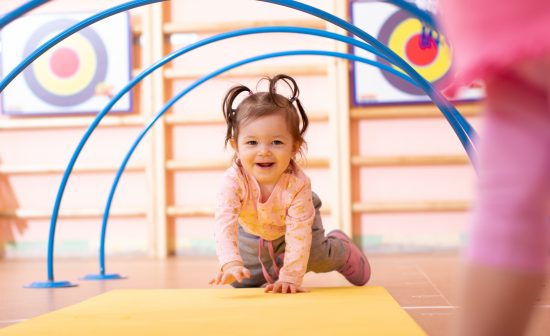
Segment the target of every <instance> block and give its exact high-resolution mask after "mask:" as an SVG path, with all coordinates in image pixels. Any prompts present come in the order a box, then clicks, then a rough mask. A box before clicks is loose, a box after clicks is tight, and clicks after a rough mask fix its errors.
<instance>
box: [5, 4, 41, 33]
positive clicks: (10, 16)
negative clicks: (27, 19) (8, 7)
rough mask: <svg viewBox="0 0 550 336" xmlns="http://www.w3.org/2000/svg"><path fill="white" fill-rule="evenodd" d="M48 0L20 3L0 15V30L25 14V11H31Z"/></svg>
mask: <svg viewBox="0 0 550 336" xmlns="http://www.w3.org/2000/svg"><path fill="white" fill-rule="evenodd" d="M48 1H49V0H31V1H28V2H26V3H24V4H22V5H21V6H19V7H17V8H16V9H14V10H12V11H11V12H8V13H6V14H4V15H3V16H2V17H0V30H1V29H2V28H4V27H5V26H7V25H8V24H10V23H11V22H12V21H13V20H15V19H17V18H18V17H20V16H23V15H25V14H26V13H28V12H30V11H32V10H33V9H35V8H37V7H40V6H42V5H43V4H45V3H46V2H48Z"/></svg>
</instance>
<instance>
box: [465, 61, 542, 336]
mask: <svg viewBox="0 0 550 336" xmlns="http://www.w3.org/2000/svg"><path fill="white" fill-rule="evenodd" d="M531 75H532V74H527V73H524V71H523V70H520V69H518V70H512V71H509V72H507V73H504V74H502V75H499V76H497V77H496V78H493V79H492V80H491V81H490V82H488V83H487V98H486V107H487V111H486V112H487V116H486V120H485V131H484V132H483V134H482V139H481V143H480V145H481V147H480V157H479V159H478V162H479V176H478V178H479V180H478V190H477V197H478V199H477V200H476V202H477V204H476V206H475V208H474V212H473V222H472V224H473V225H472V230H471V236H470V239H471V241H470V242H469V245H468V248H467V250H466V263H467V265H466V267H465V268H464V274H463V281H462V282H461V288H460V300H461V301H460V302H459V304H460V305H461V309H460V313H459V318H458V325H457V327H456V328H455V331H456V333H457V335H460V336H462V335H468V336H477V335H483V336H492V335H499V336H503V335H521V334H522V333H523V332H524V331H525V329H526V326H527V324H528V321H529V317H530V315H531V312H532V309H533V305H534V304H535V302H536V299H537V297H538V295H539V294H540V291H541V288H542V285H543V282H544V274H545V265H546V262H547V256H548V252H549V248H550V243H549V231H550V230H549V227H548V224H549V223H550V218H549V215H550V213H549V212H548V209H549V204H550V109H549V103H548V99H549V98H548V86H547V84H543V85H541V83H544V81H538V80H533V78H532V77H530V76H531ZM539 75H541V76H542V77H541V78H543V77H544V76H546V78H548V76H550V72H547V73H545V74H539Z"/></svg>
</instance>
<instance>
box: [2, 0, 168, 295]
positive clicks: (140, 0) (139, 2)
mask: <svg viewBox="0 0 550 336" xmlns="http://www.w3.org/2000/svg"><path fill="white" fill-rule="evenodd" d="M162 1H166V0H133V1H129V2H127V3H124V4H120V5H117V6H114V7H112V8H109V9H107V10H104V11H102V12H99V13H97V14H94V15H92V16H90V17H89V18H87V19H84V20H83V21H81V22H79V23H77V24H75V25H73V26H71V27H69V28H68V29H66V30H64V31H62V32H61V33H59V34H58V35H56V36H54V37H53V38H51V39H50V40H48V41H47V42H45V43H44V44H43V45H41V46H40V47H39V48H38V49H36V50H35V51H34V52H33V53H32V54H30V55H29V56H28V57H26V58H25V59H24V60H23V61H22V62H21V63H19V64H18V65H17V66H16V67H15V68H14V69H13V70H12V71H11V72H10V73H9V74H8V75H7V76H6V77H4V78H3V79H2V80H1V81H0V92H2V91H3V90H4V89H5V88H6V87H7V86H8V85H9V84H10V83H11V82H12V81H13V79H15V77H17V75H19V74H20V73H21V72H22V71H23V70H24V69H25V68H26V67H27V66H29V64H31V63H32V62H33V61H34V60H36V59H37V58H38V57H39V56H40V55H42V54H44V53H45V52H46V51H48V50H49V49H51V48H52V47H53V46H55V45H56V44H57V43H59V42H61V41H63V40H64V39H66V38H67V37H69V36H71V35H73V34H74V33H76V32H78V31H80V30H82V29H83V28H86V27H88V26H90V25H92V24H94V23H96V22H98V21H101V20H103V19H105V18H108V17H110V16H112V15H115V14H118V13H121V12H125V11H127V10H130V9H132V8H136V7H140V6H144V5H149V4H152V3H157V2H162ZM34 5H36V6H34ZM32 6H34V7H32ZM32 6H31V5H29V6H28V7H25V8H23V9H21V10H19V9H16V11H18V12H17V14H18V15H19V16H21V15H23V14H25V13H26V12H28V11H29V10H31V9H32V8H36V7H37V6H38V3H36V4H33V5H32ZM22 7H24V6H22ZM31 7H32V8H31ZM15 18H16V17H14V18H11V20H10V22H11V21H13V20H14V19H15ZM6 22H7V21H6ZM60 200H61V199H60V198H59V201H60ZM56 202H57V199H56ZM58 210H59V204H56V206H55V207H54V212H53V213H52V218H51V222H50V232H49V237H48V262H47V268H48V280H47V281H45V282H33V283H31V284H30V285H28V286H26V287H31V288H52V287H72V286H75V284H73V283H71V282H69V281H55V280H54V274H53V246H54V237H55V227H56V226H55V223H56V221H57V217H58Z"/></svg>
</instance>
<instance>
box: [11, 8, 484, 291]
mask: <svg viewBox="0 0 550 336" xmlns="http://www.w3.org/2000/svg"><path fill="white" fill-rule="evenodd" d="M160 1H165V0H156V1H154V0H148V1H146V0H141V1H131V2H128V3H126V4H123V5H120V6H116V7H113V8H112V9H110V10H107V11H104V12H101V13H99V14H97V15H94V16H92V17H90V18H88V19H86V20H84V21H82V22H80V23H79V24H77V25H75V26H73V27H71V28H69V29H68V30H66V31H64V32H62V33H61V34H59V35H58V36H56V37H54V38H53V39H52V40H50V41H48V42H47V43H45V44H44V45H43V46H41V48H39V49H38V50H36V51H35V53H33V54H32V55H31V56H29V57H28V58H27V59H26V60H24V62H22V63H21V64H20V65H19V66H18V67H17V68H16V69H14V70H13V71H12V72H11V73H10V74H9V75H8V76H7V77H6V78H4V79H3V80H2V81H1V82H0V91H2V90H3V89H4V88H5V87H6V86H7V85H8V84H9V82H11V81H12V80H13V78H15V76H17V74H18V73H20V72H21V71H22V70H23V69H24V68H25V67H26V66H28V65H29V64H30V63H32V61H34V59H36V58H37V57H38V56H40V55H41V54H42V53H44V52H45V51H47V50H48V49H49V48H51V47H52V46H54V45H55V44H56V43H58V42H59V41H61V40H63V39H64V38H66V37H68V36H70V35H71V34H73V33H75V32H77V31H78V30H80V29H82V28H84V27H86V26H88V25H91V24H92V23H95V22H97V21H99V20H102V19H104V18H106V17H108V16H111V15H113V14H116V13H119V12H122V11H125V10H128V9H131V8H134V7H138V6H141V5H145V4H150V3H155V2H160ZM267 2H273V3H276V4H281V5H285V6H287V7H291V8H295V9H298V10H301V11H304V12H307V13H313V14H314V15H317V16H319V17H321V18H324V17H323V15H328V18H329V19H327V18H324V19H325V20H327V21H329V22H333V23H335V22H334V20H336V21H337V20H341V19H339V18H337V17H334V16H331V15H330V14H328V13H326V12H323V11H318V10H317V9H315V8H313V7H310V6H307V5H303V4H300V3H297V2H295V1H267ZM388 2H392V3H396V4H397V5H399V3H401V1H397V0H395V1H388ZM294 6H296V7H294ZM300 6H305V7H304V8H305V10H304V8H299V7H300ZM315 10H317V11H318V12H315ZM319 12H320V13H321V14H320V15H319ZM424 21H426V22H428V23H429V20H424ZM342 22H343V23H344V26H342V23H340V24H338V23H337V25H339V26H341V27H343V28H344V29H346V30H348V31H351V32H354V33H356V31H354V29H353V28H355V29H356V30H357V29H358V28H356V27H354V26H352V25H349V24H347V23H346V22H345V21H342ZM346 24H347V25H348V26H349V27H346V26H345V25H346ZM350 27H351V29H349V28H350ZM358 31H359V32H362V31H361V30H358ZM365 34H366V33H364V32H363V34H356V35H358V36H359V37H361V38H362V39H364V40H366V41H368V42H371V43H373V41H372V40H374V43H373V44H374V45H375V48H376V49H377V50H382V52H383V53H387V52H388V50H385V49H384V47H385V46H383V45H381V46H379V45H376V42H378V41H377V40H375V39H373V38H372V37H370V35H368V34H366V35H365ZM362 35H363V36H362ZM365 36H367V38H365ZM371 49H372V48H371ZM371 52H374V53H375V54H379V53H378V52H376V50H374V51H371ZM389 52H390V53H389V54H390V59H391V60H394V58H395V57H397V62H395V60H394V62H390V63H396V64H399V63H400V62H399V59H400V58H399V57H398V56H397V55H392V52H391V50H389ZM344 55H345V54H344ZM380 56H381V57H383V58H384V55H380ZM402 63H404V61H403V62H402ZM404 64H405V66H407V64H406V63H404ZM401 65H402V64H400V66H401ZM404 70H405V71H406V72H407V73H408V72H410V71H411V70H412V72H413V76H411V77H413V78H414V77H415V76H414V74H415V71H414V69H407V68H406V67H405V68H404ZM143 75H144V76H146V75H148V73H144V74H143ZM416 77H419V78H420V83H421V84H427V85H428V92H430V93H431V94H429V95H430V97H432V99H433V100H434V102H436V100H435V99H434V97H433V96H432V95H434V96H435V97H436V98H437V92H436V94H434V93H433V89H432V88H431V86H429V83H423V82H422V80H423V78H422V77H421V76H419V75H418V74H416ZM414 79H415V80H418V78H414ZM424 82H426V81H425V80H424ZM115 98H116V97H115ZM115 98H113V99H115ZM119 98H120V97H119ZM441 98H443V97H441ZM441 101H442V102H446V100H445V99H444V98H443V99H442V100H441ZM441 101H440V103H441ZM436 103H437V102H436ZM447 104H448V102H447ZM113 105H114V104H113ZM449 105H450V104H449ZM111 107H112V106H110V107H108V109H110V108H111ZM447 108H448V107H447ZM106 109H107V108H106ZM450 109H451V112H448V111H445V110H444V109H442V111H443V113H444V115H445V116H446V117H447V119H449V122H450V123H451V125H452V126H453V129H455V132H457V134H458V135H459V138H460V137H461V135H460V134H459V132H458V131H457V129H459V130H460V128H455V126H454V125H453V121H452V120H451V119H450V118H449V117H448V116H447V114H450V115H451V116H453V115H454V117H456V114H458V117H457V119H458V123H459V125H460V124H461V120H462V121H464V122H465V124H466V126H467V127H469V125H468V124H467V122H466V121H465V120H464V119H463V118H462V116H460V114H459V113H458V111H456V110H455V109H454V107H452V105H451V108H450ZM453 112H455V113H453ZM98 117H99V115H98ZM101 117H103V116H101ZM96 119H97V118H96ZM99 119H101V118H99ZM99 119H97V122H96V123H95V124H94V123H92V125H90V128H89V129H88V131H90V129H91V130H92V131H93V128H95V127H96V126H97V124H98V123H99ZM94 122H95V120H94ZM467 127H466V129H467V130H468V128H467ZM471 130H472V131H473V129H471ZM89 133H91V131H90V132H89ZM470 133H471V132H467V134H468V135H470ZM89 135H90V134H88V133H86V134H85V138H87V137H89ZM83 140H84V138H83ZM461 141H462V142H463V144H464V143H465V142H464V141H463V140H462V138H461ZM84 142H85V140H84V141H81V145H83V144H84ZM465 147H466V146H465ZM471 148H475V147H473V146H472V147H471ZM81 149H82V146H80V145H79V147H77V151H76V152H75V154H76V156H74V155H73V159H74V160H76V157H77V156H78V153H79V152H80V151H81ZM467 151H468V153H469V154H470V152H469V150H468V147H467ZM74 160H71V162H70V164H69V166H70V167H71V168H70V169H69V168H68V169H67V171H66V172H65V174H66V176H64V181H63V183H62V187H60V193H58V198H57V199H56V206H55V208H54V213H53V214H52V226H51V227H50V241H49V249H48V280H49V283H54V281H53V259H52V258H53V237H54V235H55V222H56V220H57V215H58V209H59V202H60V200H61V194H62V193H63V189H64V187H65V184H66V179H67V178H68V174H70V172H71V170H72V166H74ZM39 287H41V286H39ZM44 287H55V284H53V285H52V286H44Z"/></svg>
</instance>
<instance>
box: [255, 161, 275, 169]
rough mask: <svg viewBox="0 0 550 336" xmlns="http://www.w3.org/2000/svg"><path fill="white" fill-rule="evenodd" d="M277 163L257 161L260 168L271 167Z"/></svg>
mask: <svg viewBox="0 0 550 336" xmlns="http://www.w3.org/2000/svg"><path fill="white" fill-rule="evenodd" d="M274 164H275V163H273V162H267V163H256V165H257V166H259V167H260V168H269V167H272V166H273V165H274Z"/></svg>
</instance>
